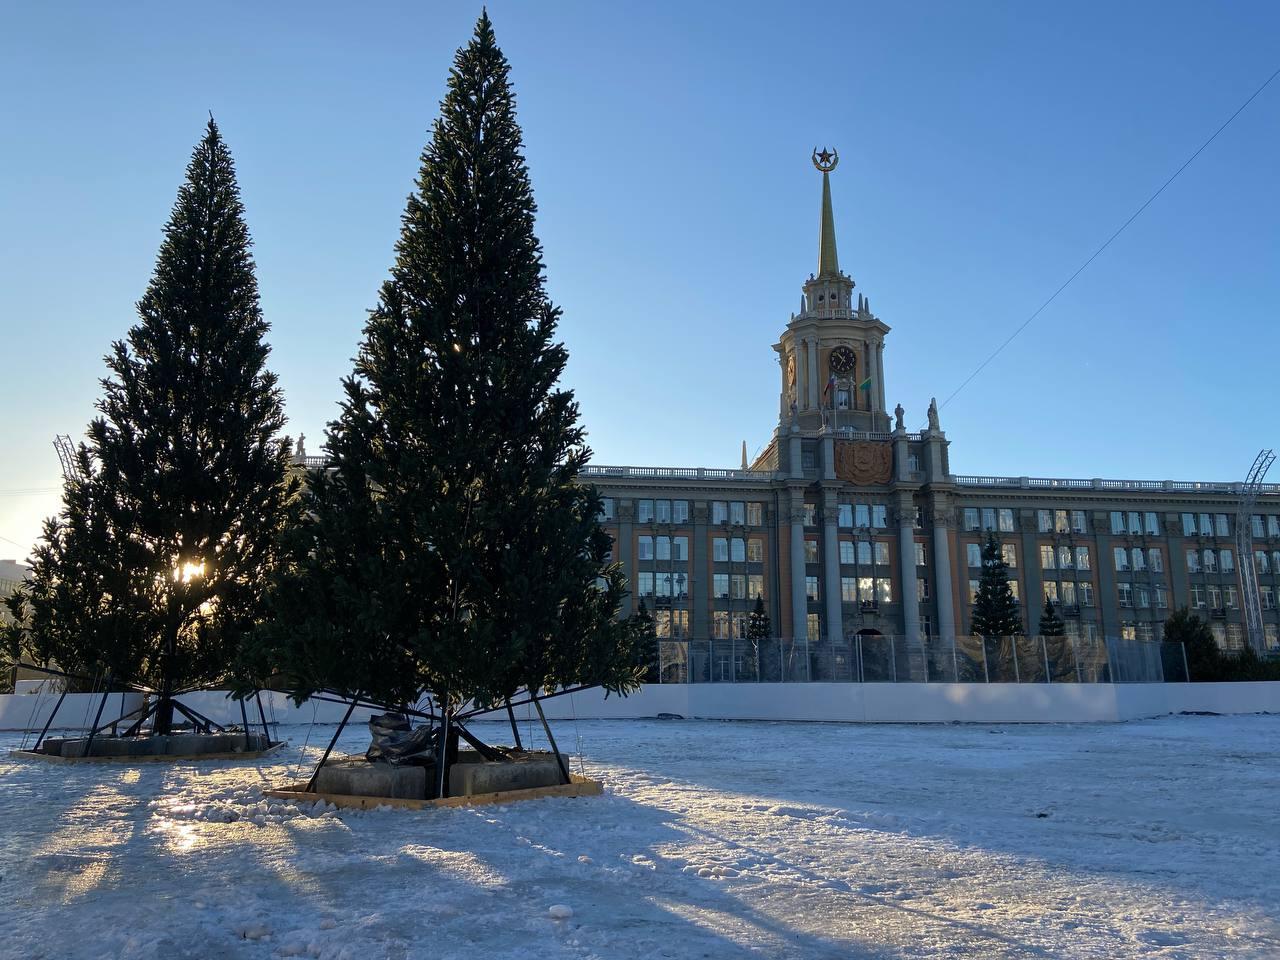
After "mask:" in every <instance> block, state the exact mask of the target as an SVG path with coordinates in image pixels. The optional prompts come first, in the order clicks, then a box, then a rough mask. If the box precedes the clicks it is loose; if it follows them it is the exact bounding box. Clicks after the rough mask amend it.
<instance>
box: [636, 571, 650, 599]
mask: <svg viewBox="0 0 1280 960" xmlns="http://www.w3.org/2000/svg"><path fill="white" fill-rule="evenodd" d="M636 592H637V593H639V594H640V596H642V597H652V596H653V573H652V572H650V571H648V570H641V571H640V572H639V573H637V574H636Z"/></svg>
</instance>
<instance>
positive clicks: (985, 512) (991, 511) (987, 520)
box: [982, 507, 996, 530]
mask: <svg viewBox="0 0 1280 960" xmlns="http://www.w3.org/2000/svg"><path fill="white" fill-rule="evenodd" d="M995 528H996V511H995V508H994V507H983V508H982V529H983V530H994V529H995Z"/></svg>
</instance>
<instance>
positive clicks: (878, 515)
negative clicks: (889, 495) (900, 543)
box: [871, 503, 889, 530]
mask: <svg viewBox="0 0 1280 960" xmlns="http://www.w3.org/2000/svg"><path fill="white" fill-rule="evenodd" d="M871 525H872V526H873V527H878V528H879V529H881V530H883V529H884V528H885V527H887V526H889V509H888V507H886V506H885V505H884V504H883V503H876V504H872V506H871Z"/></svg>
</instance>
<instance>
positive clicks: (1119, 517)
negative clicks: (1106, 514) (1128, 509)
mask: <svg viewBox="0 0 1280 960" xmlns="http://www.w3.org/2000/svg"><path fill="white" fill-rule="evenodd" d="M1111 532H1112V533H1124V514H1123V513H1122V512H1121V511H1119V510H1112V511H1111Z"/></svg>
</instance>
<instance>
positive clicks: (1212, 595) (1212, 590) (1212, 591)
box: [1205, 583, 1222, 610]
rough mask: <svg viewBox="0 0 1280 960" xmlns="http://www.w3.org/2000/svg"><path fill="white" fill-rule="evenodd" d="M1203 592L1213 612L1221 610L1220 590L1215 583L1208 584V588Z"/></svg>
mask: <svg viewBox="0 0 1280 960" xmlns="http://www.w3.org/2000/svg"><path fill="white" fill-rule="evenodd" d="M1205 591H1206V594H1207V597H1208V600H1209V606H1210V608H1211V609H1213V610H1221V609H1222V588H1221V587H1219V586H1218V585H1217V584H1216V583H1211V584H1209V586H1208V587H1206V588H1205Z"/></svg>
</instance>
